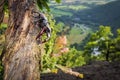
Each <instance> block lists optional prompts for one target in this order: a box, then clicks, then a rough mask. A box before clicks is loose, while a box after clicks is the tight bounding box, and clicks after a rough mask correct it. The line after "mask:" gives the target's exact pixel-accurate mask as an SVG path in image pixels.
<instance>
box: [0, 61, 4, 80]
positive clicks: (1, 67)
mask: <svg viewBox="0 0 120 80" xmlns="http://www.w3.org/2000/svg"><path fill="white" fill-rule="evenodd" d="M0 80H3V66H2V63H1V61H0Z"/></svg>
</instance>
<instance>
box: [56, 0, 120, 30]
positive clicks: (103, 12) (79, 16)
mask: <svg viewBox="0 0 120 80" xmlns="http://www.w3.org/2000/svg"><path fill="white" fill-rule="evenodd" d="M70 1H72V0H70ZM82 1H83V0H82ZM82 1H81V2H82ZM85 1H87V0H84V2H85ZM92 1H94V2H95V1H96V2H99V1H97V0H92ZM102 1H106V0H102ZM109 1H110V0H109ZM89 2H91V1H88V3H89ZM104 3H106V2H104ZM71 5H72V7H73V6H75V7H76V8H77V7H80V5H84V6H86V7H89V8H83V10H81V9H80V10H74V9H70V5H67V4H66V6H68V8H67V7H65V5H63V6H64V7H63V8H61V9H60V8H55V9H56V10H60V11H63V12H64V13H65V12H66V15H62V14H61V16H57V17H55V19H56V20H57V21H62V22H64V23H65V24H67V25H69V26H73V24H74V23H79V24H85V25H88V26H89V27H91V28H93V29H94V28H95V27H98V26H99V25H108V26H111V27H112V29H113V30H115V29H116V28H119V27H120V10H119V9H120V1H119V0H118V1H112V0H111V2H109V3H107V4H102V5H94V6H93V5H92V3H91V4H90V5H89V4H87V2H86V4H85V3H84V4H83V3H78V4H75V3H74V4H71ZM61 13H62V12H61ZM54 14H55V13H54Z"/></svg>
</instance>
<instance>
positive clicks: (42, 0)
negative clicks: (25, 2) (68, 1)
mask: <svg viewBox="0 0 120 80" xmlns="http://www.w3.org/2000/svg"><path fill="white" fill-rule="evenodd" d="M55 1H56V2H57V3H60V1H61V0H55ZM49 2H50V0H37V5H38V7H39V8H40V9H43V8H44V7H45V8H46V9H47V10H48V11H50V8H49V5H48V3H49Z"/></svg>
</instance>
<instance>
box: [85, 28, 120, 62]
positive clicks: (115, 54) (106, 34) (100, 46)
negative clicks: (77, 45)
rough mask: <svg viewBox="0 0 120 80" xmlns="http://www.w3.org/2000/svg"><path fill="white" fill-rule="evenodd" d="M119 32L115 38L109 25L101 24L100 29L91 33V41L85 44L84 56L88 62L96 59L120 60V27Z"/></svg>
mask: <svg viewBox="0 0 120 80" xmlns="http://www.w3.org/2000/svg"><path fill="white" fill-rule="evenodd" d="M117 32H118V36H117V37H116V38H113V37H112V36H113V34H112V33H111V29H110V27H109V26H100V27H99V30H98V31H96V32H95V33H93V34H92V35H91V37H90V40H89V42H88V43H87V44H86V46H85V50H84V57H85V60H86V62H89V61H91V60H94V59H95V60H96V59H98V60H110V61H115V60H120V59H119V58H120V54H119V53H120V47H119V46H118V45H120V35H119V33H120V31H119V29H118V30H117ZM95 49H96V50H95ZM98 53H99V54H98ZM95 57H96V58H95Z"/></svg>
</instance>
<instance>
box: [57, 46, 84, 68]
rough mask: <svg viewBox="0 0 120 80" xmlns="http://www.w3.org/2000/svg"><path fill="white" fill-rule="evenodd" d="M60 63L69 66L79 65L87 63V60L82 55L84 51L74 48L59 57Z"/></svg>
mask: <svg viewBox="0 0 120 80" xmlns="http://www.w3.org/2000/svg"><path fill="white" fill-rule="evenodd" d="M58 64H61V65H63V66H67V67H77V66H82V65H83V64H85V60H84V57H82V52H80V51H77V50H76V49H74V48H72V49H70V51H69V52H68V53H64V54H63V55H62V56H61V57H60V58H59V60H58Z"/></svg>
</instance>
